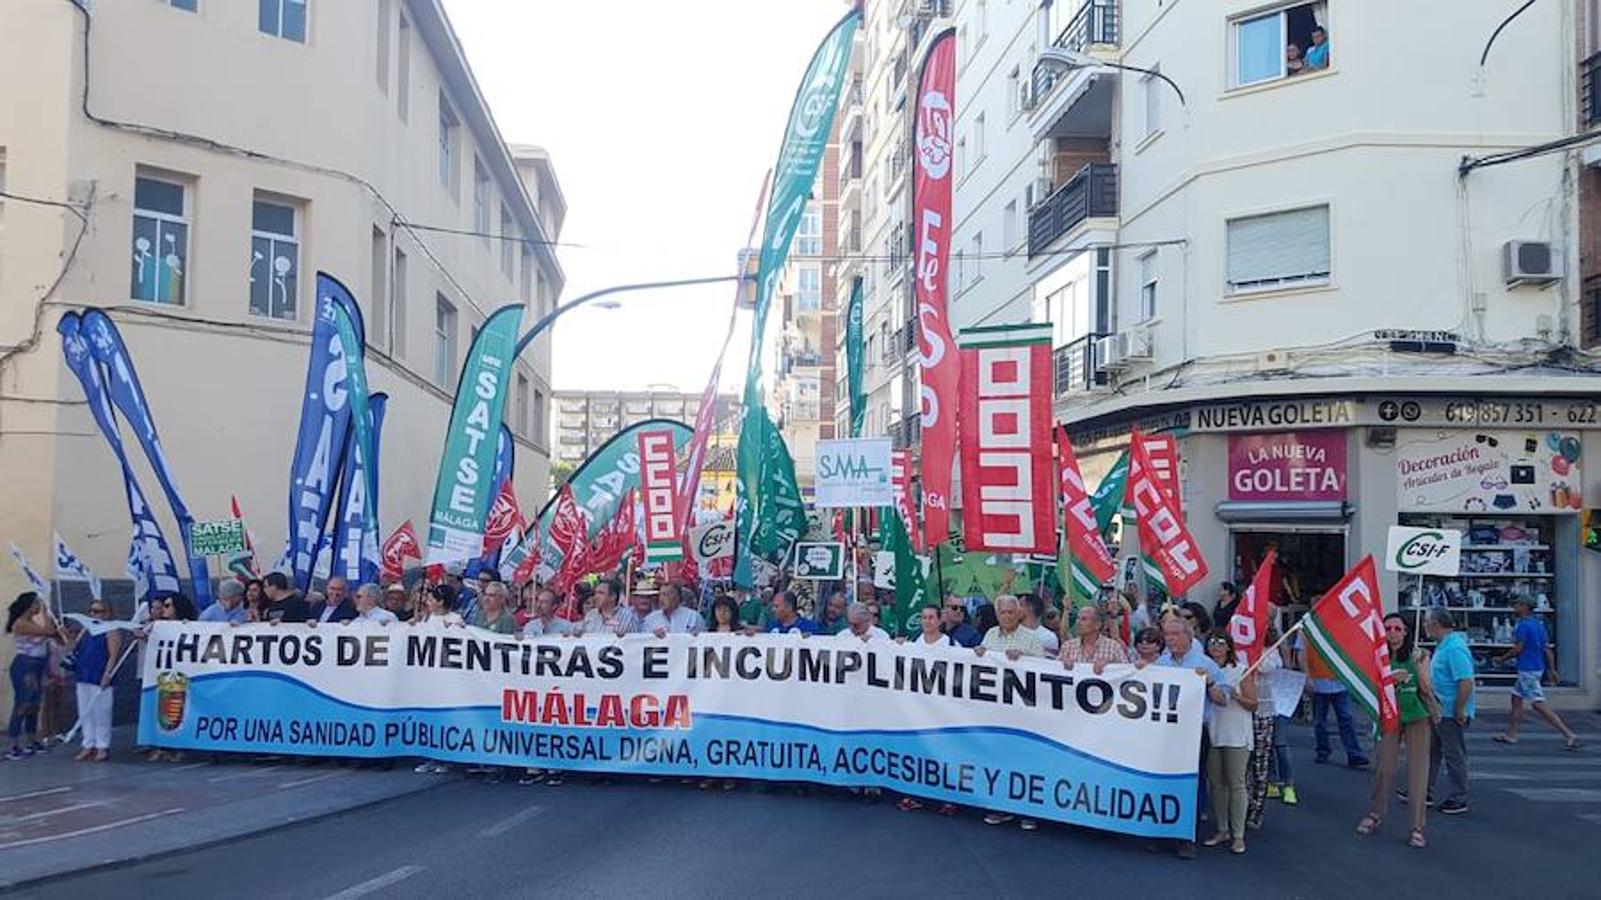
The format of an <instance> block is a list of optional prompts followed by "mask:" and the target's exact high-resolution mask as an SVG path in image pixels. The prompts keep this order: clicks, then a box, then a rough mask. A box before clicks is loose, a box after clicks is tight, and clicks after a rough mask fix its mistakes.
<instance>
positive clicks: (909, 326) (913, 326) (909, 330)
mask: <svg viewBox="0 0 1601 900" xmlns="http://www.w3.org/2000/svg"><path fill="white" fill-rule="evenodd" d="M895 346H897V347H899V348H900V351H901V355H903V356H904V355H906V354H909V353H914V352H916V350H917V322H916V320H913V321H909V322H907V323H906V324H905V325H902V326H901V327H900V330H898V331H896V332H895Z"/></svg>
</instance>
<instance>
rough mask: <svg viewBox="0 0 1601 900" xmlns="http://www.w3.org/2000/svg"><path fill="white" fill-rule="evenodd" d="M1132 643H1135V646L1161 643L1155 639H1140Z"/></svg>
mask: <svg viewBox="0 0 1601 900" xmlns="http://www.w3.org/2000/svg"><path fill="white" fill-rule="evenodd" d="M1134 643H1136V644H1160V643H1161V641H1159V640H1157V639H1156V638H1140V639H1138V640H1136V641H1135V642H1134Z"/></svg>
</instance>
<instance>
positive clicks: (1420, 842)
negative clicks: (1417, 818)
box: [1406, 828, 1429, 850]
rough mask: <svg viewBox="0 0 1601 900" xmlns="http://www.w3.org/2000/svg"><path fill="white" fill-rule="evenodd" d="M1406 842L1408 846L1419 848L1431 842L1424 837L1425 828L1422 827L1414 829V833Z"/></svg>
mask: <svg viewBox="0 0 1601 900" xmlns="http://www.w3.org/2000/svg"><path fill="white" fill-rule="evenodd" d="M1406 843H1407V846H1408V847H1416V848H1418V849H1419V850H1421V849H1423V848H1424V847H1427V846H1428V845H1429V842H1428V841H1427V840H1424V838H1423V829H1421V828H1414V829H1412V835H1411V836H1410V837H1408V838H1407V839H1406Z"/></svg>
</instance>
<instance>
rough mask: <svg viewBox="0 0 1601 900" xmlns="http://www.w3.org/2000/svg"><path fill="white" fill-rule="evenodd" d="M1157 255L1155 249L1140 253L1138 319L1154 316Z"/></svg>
mask: <svg viewBox="0 0 1601 900" xmlns="http://www.w3.org/2000/svg"><path fill="white" fill-rule="evenodd" d="M1156 263H1157V257H1156V251H1155V250H1147V251H1146V252H1144V253H1141V254H1140V258H1139V267H1140V321H1141V322H1149V321H1150V320H1152V319H1154V318H1156V289H1157V280H1158V276H1157V267H1156Z"/></svg>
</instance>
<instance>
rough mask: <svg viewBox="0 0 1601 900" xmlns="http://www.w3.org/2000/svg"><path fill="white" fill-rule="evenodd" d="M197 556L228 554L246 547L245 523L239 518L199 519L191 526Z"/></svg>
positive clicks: (190, 538)
mask: <svg viewBox="0 0 1601 900" xmlns="http://www.w3.org/2000/svg"><path fill="white" fill-rule="evenodd" d="M189 546H190V549H191V550H192V551H193V552H194V553H195V555H196V556H227V555H229V554H233V553H238V552H239V551H241V550H243V549H245V523H244V522H242V521H240V520H239V519H213V520H208V521H199V522H196V523H195V524H194V525H192V526H190V528H189Z"/></svg>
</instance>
